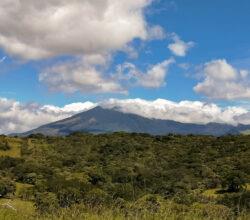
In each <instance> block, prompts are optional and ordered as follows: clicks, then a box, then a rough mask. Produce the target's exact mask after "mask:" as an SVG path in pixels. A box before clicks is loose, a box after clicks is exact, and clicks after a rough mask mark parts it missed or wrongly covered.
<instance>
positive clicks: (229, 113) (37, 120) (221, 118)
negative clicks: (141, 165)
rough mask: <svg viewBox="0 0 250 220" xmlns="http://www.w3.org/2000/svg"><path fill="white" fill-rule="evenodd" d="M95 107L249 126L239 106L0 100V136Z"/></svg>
mask: <svg viewBox="0 0 250 220" xmlns="http://www.w3.org/2000/svg"><path fill="white" fill-rule="evenodd" d="M97 105H100V106H102V107H104V108H114V107H115V108H116V109H118V110H119V111H122V112H126V113H134V114H137V115H141V116H143V117H148V118H156V119H169V120H175V121H179V122H184V123H198V124H205V123H209V122H218V123H228V124H233V125H236V124H238V123H242V124H249V123H250V112H249V111H248V110H246V109H245V108H243V107H230V106H229V107H226V108H221V107H219V106H218V105H216V104H213V103H210V104H208V103H204V102H199V101H181V102H173V101H169V100H165V99H156V100H152V101H148V100H143V99H123V100H119V99H108V100H106V101H101V102H99V103H93V102H79V103H72V104H69V105H65V106H63V107H58V106H54V105H39V104H37V103H31V104H22V103H20V102H17V101H15V100H9V99H6V98H0V133H5V134H8V133H13V132H24V131H27V130H31V129H33V128H36V127H38V126H41V125H43V124H46V123H50V122H54V121H57V120H60V119H64V118H67V117H70V116H72V115H74V114H76V113H79V112H83V111H86V110H89V109H91V108H93V107H95V106H97Z"/></svg>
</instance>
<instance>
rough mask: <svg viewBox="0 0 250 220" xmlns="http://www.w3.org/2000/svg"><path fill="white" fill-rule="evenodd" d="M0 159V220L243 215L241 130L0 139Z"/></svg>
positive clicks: (248, 155) (244, 142) (245, 154)
mask: <svg viewBox="0 0 250 220" xmlns="http://www.w3.org/2000/svg"><path fill="white" fill-rule="evenodd" d="M0 156H1V157H0V172H1V177H0V197H1V198H0V219H2V218H3V216H5V217H6V216H7V217H8V218H9V219H29V218H31V219H32V218H36V217H37V218H43V219H46V218H48V219H51V218H52V217H53V218H54V219H56V218H64V219H135V218H137V219H232V218H238V219H249V218H250V215H249V212H250V191H249V190H250V187H249V186H250V185H249V183H250V136H247V135H246V136H243V135H239V136H223V137H213V136H193V135H188V136H181V135H173V134H170V135H167V136H150V135H148V134H136V133H131V134H127V133H113V134H102V135H92V134H84V133H74V134H71V135H69V136H66V137H45V136H43V135H31V136H29V137H26V138H17V137H16V138H14V137H6V136H1V137H0ZM38 216H39V217H38Z"/></svg>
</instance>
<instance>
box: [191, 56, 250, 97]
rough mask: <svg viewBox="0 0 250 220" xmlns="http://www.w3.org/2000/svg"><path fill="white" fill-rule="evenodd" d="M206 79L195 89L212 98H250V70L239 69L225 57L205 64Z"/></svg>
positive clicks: (204, 73)
mask: <svg viewBox="0 0 250 220" xmlns="http://www.w3.org/2000/svg"><path fill="white" fill-rule="evenodd" d="M202 73H203V76H204V80H203V81H202V82H199V83H198V84H197V85H196V86H195V87H194V91H196V92H197V93H201V94H204V95H205V96H207V97H208V98H212V99H225V100H236V99H241V100H243V99H248V100H249V99H250V72H249V71H247V70H239V69H236V68H234V67H233V66H232V65H230V64H229V63H228V62H227V61H226V60H225V59H219V60H212V61H211V62H208V63H206V64H205V65H204V66H203V69H202Z"/></svg>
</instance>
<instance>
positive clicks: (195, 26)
mask: <svg viewBox="0 0 250 220" xmlns="http://www.w3.org/2000/svg"><path fill="white" fill-rule="evenodd" d="M249 21H250V2H249V1H248V0H241V1H240V2H239V1H235V0H220V1H217V0H204V1H200V0H120V1H116V0H102V1H100V0H72V1H67V0H47V1H43V2H41V1H31V0H19V1H16V0H1V1H0V133H13V132H23V131H26V130H29V129H32V128H35V127H37V126H40V125H42V124H45V123H49V122H52V121H56V120H60V119H63V118H66V117H70V116H71V115H73V114H75V113H78V112H81V111H85V110H88V109H90V108H93V107H94V106H96V105H101V106H103V107H106V108H111V107H114V106H118V107H119V108H120V110H121V111H123V112H132V113H135V114H139V115H142V116H145V117H149V118H160V119H171V120H176V121H180V122H185V123H199V124H204V123H209V122H218V123H229V124H234V125H237V124H239V123H243V124H250V102H249V100H250V40H249V39H250V25H249Z"/></svg>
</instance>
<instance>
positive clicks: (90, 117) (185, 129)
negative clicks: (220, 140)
mask: <svg viewBox="0 0 250 220" xmlns="http://www.w3.org/2000/svg"><path fill="white" fill-rule="evenodd" d="M249 129H250V126H249V125H239V126H233V125H229V124H220V123H208V124H206V125H200V124H191V123H180V122H176V121H172V120H160V119H149V118H144V117H141V116H139V115H136V114H130V113H122V112H119V111H118V110H116V109H104V108H102V107H99V106H98V107H95V108H93V109H90V110H88V111H86V112H82V113H79V114H76V115H74V116H72V117H70V118H66V119H64V120H60V121H57V122H53V123H50V124H46V125H43V126H41V127H39V128H36V129H34V130H31V131H28V132H25V133H22V134H20V136H27V135H30V134H36V133H41V134H44V135H51V136H59V135H68V134H70V133H72V132H76V131H82V132H89V133H108V132H116V131H125V132H137V133H149V134H153V135H164V134H168V133H176V134H203V135H215V136H220V135H225V134H239V133H241V132H242V131H245V130H249Z"/></svg>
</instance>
